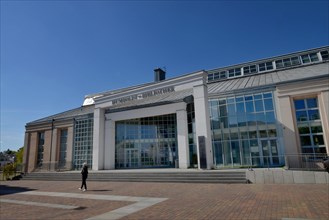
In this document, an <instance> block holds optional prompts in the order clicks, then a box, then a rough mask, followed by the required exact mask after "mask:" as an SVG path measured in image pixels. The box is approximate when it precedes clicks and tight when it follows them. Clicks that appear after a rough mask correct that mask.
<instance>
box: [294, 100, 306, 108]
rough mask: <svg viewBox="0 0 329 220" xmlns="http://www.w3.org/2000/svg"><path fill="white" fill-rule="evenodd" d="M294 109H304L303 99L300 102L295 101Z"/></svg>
mask: <svg viewBox="0 0 329 220" xmlns="http://www.w3.org/2000/svg"><path fill="white" fill-rule="evenodd" d="M294 102H295V109H296V110H299V109H305V102H304V99H301V100H295V101H294Z"/></svg>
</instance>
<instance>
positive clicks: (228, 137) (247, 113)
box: [209, 92, 316, 166]
mask: <svg viewBox="0 0 329 220" xmlns="http://www.w3.org/2000/svg"><path fill="white" fill-rule="evenodd" d="M220 100H222V99H219V101H218V103H217V105H218V109H219V112H220V116H222V115H225V117H220V118H219V123H220V126H211V128H212V140H213V142H212V143H213V147H215V145H216V143H221V144H222V146H225V147H224V148H223V152H222V155H219V157H221V156H222V158H223V161H222V162H221V163H222V164H216V166H241V165H244V164H246V161H248V160H249V161H251V160H250V159H251V158H250V156H251V157H252V163H253V165H257V166H261V165H262V163H261V162H262V158H261V157H260V155H261V153H260V151H261V150H262V149H261V148H259V146H258V138H272V139H276V138H277V131H276V127H277V124H276V116H275V106H274V104H275V103H274V102H273V95H272V93H271V92H266V93H257V94H246V95H244V96H231V97H227V98H226V100H227V102H221V101H220ZM214 103H216V102H212V103H211V105H209V106H210V108H213V106H212V105H213V104H214ZM226 110H227V112H226ZM255 110H256V111H255ZM312 110H313V109H312ZM213 112H214V111H212V110H211V111H210V114H212V115H211V119H212V122H211V123H212V124H214V123H217V122H215V120H214V117H213V116H214V115H213V114H214V113H213ZM222 112H223V114H222ZM226 115H227V116H228V117H226ZM315 126H316V125H314V127H315ZM306 135H307V134H306ZM240 139H241V141H240ZM242 140H243V141H244V142H245V143H249V141H250V142H251V143H253V145H251V149H249V145H248V144H241V143H242ZM215 141H216V142H215ZM235 142H236V143H237V144H238V145H236V144H235ZM275 142H276V140H275ZM232 144H233V145H234V146H238V147H236V148H235V149H234V151H233V150H232V146H233V145H232ZM245 147H247V148H248V149H245ZM214 152H216V151H215V149H214ZM245 152H249V153H250V154H251V155H249V156H247V155H246V156H243V155H244V153H245ZM237 155H240V156H241V158H240V159H237ZM234 158H235V159H234ZM275 161H276V162H275V163H276V164H279V159H278V157H277V159H276V160H275ZM282 161H283V160H282ZM273 163H274V159H273Z"/></svg>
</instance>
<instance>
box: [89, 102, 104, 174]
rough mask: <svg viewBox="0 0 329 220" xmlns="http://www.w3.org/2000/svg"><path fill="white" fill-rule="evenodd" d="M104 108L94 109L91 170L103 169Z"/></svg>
mask: <svg viewBox="0 0 329 220" xmlns="http://www.w3.org/2000/svg"><path fill="white" fill-rule="evenodd" d="M104 128H105V117H104V109H102V108H96V109H95V110H94V134H93V167H92V169H93V170H102V169H104Z"/></svg>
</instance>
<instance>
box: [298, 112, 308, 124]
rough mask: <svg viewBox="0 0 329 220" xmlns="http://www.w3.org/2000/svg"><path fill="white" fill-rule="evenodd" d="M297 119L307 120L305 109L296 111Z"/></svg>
mask: <svg viewBox="0 0 329 220" xmlns="http://www.w3.org/2000/svg"><path fill="white" fill-rule="evenodd" d="M296 118H297V121H298V122H300V121H307V113H306V111H296Z"/></svg>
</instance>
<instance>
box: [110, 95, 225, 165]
mask: <svg viewBox="0 0 329 220" xmlns="http://www.w3.org/2000/svg"><path fill="white" fill-rule="evenodd" d="M213 103H217V101H214V102H213ZM214 105H215V107H217V106H216V104H214ZM186 109H187V120H188V124H187V125H188V132H189V134H188V140H189V149H190V154H193V151H194V144H195V143H194V130H195V129H194V125H193V120H194V118H193V108H192V107H191V105H190V104H189V105H187V107H186ZM211 114H212V113H211ZM176 124H177V123H176V114H170V115H161V116H155V117H147V118H138V119H131V120H123V121H117V122H116V123H115V126H116V146H115V166H116V168H140V167H154V166H157V167H159V166H165V167H172V166H174V161H175V159H176V157H177V155H176V153H175V152H176V145H177V144H176V142H177V140H176V139H177V131H176V130H177V129H176ZM120 125H121V126H122V127H123V128H124V129H123V130H119V129H118V128H119V127H120ZM218 127H219V122H218V120H212V129H213V130H214V131H218ZM120 136H123V138H120V139H118V138H117V137H120ZM215 137H218V138H219V139H220V134H218V132H216V136H215Z"/></svg>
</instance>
